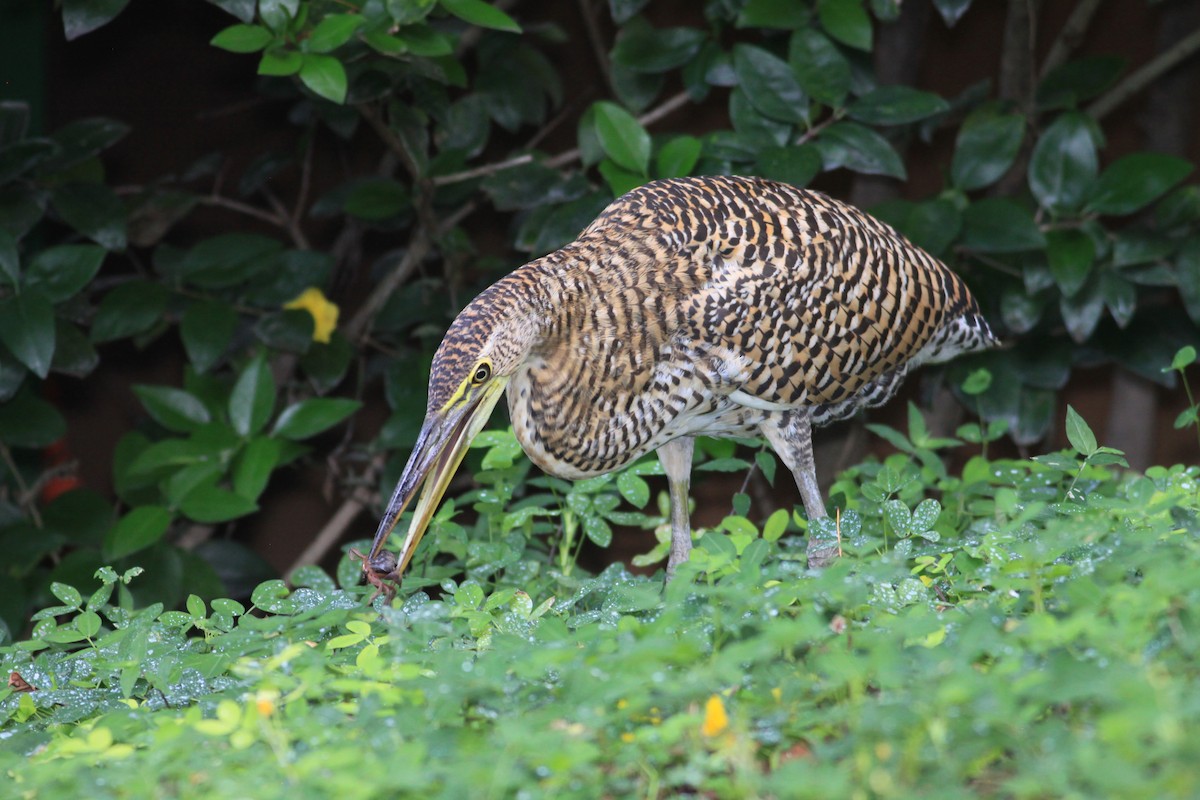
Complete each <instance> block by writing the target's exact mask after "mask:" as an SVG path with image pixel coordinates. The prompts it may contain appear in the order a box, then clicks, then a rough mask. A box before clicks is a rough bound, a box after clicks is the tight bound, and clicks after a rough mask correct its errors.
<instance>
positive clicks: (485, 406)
mask: <svg viewBox="0 0 1200 800" xmlns="http://www.w3.org/2000/svg"><path fill="white" fill-rule="evenodd" d="M507 383H508V379H507V378H504V377H501V376H495V377H493V376H492V373H491V366H490V364H488V363H487V362H481V363H480V365H479V366H478V367H477V368H476V369H475V371H474V372H473V374H472V375H471V376H470V377H469V378H467V380H465V381H464V382H463V384H462V385H461V386H460V387H459V389H458V391H457V392H455V393H454V396H453V397H452V398H451V399H450V400H449V402H447V403H446V404H445V405H443V406H442V407H441V408H439V409H432V408H431V409H430V410H429V412H428V413H427V414H426V415H425V422H424V424H422V426H421V432H420V434H419V435H418V436H417V443H416V445H415V446H414V447H413V451H412V455H411V456H410V457H409V459H408V464H407V465H406V466H405V467H404V473H403V474H402V475H401V476H400V482H399V483H397V484H396V489H395V491H393V492H392V499H391V500H390V501H389V502H388V506H387V510H386V511H385V512H384V514H383V518H382V519H380V521H379V528H378V530H376V532H375V540H374V541H373V542H372V543H371V551H370V552H369V553H368V554H367V555H366V556H365V557H363V558H362V561H363V571H364V572H365V573H366V574H367V580H368V581H369V582H370V583H371V584H372V585H373V586H375V587H377V589H379V590H381V591H383V593H384V594H385V596H388V597H389V599H390V595H392V594H394V590H392V591H391V592H388V591H387V590H386V589H384V587H383V586H382V585H381V584H382V583H383V582H385V581H391V582H393V583H396V584H398V583H399V582H400V578H401V576H402V575H403V574H404V570H405V569H407V568H408V563H409V562H410V561H411V560H412V557H413V553H414V552H416V549H417V545H418V544H419V543H420V541H421V537H422V536H424V535H425V530H426V528H427V527H428V526H429V520H430V519H431V518H432V517H433V513H434V512H435V511H436V510H437V507H438V503H439V502H440V501H441V499H442V495H443V494H445V492H446V487H447V486H449V485H450V479H451V478H453V477H454V473H455V472H456V471H457V470H458V465H459V464H460V463H462V460H463V456H465V455H466V452H467V448H468V447H469V446H470V444H471V441H472V440H473V439H474V438H475V436H476V435H478V433H479V432H480V431H481V430H482V429H483V426H484V425H485V424H487V421H488V418H489V417H491V415H492V409H493V408H495V407H496V403H497V402H498V401H499V400H500V396H501V395H502V394H503V393H504V387H505V385H507ZM422 487H424V488H422ZM418 491H420V493H421V497H420V499H419V500H418V501H417V507H416V509H415V510H414V511H413V516H412V521H411V522H410V523H409V526H408V533H407V534H406V535H405V537H404V544H403V545H402V546H401V548H400V553H399V555H398V556H397V555H394V554H392V553H389V552H386V551H384V549H383V545H384V543H385V542H386V541H387V538H388V536H389V534H391V532H392V529H393V528H395V527H396V523H397V522H399V520H400V515H401V514H403V513H404V510H405V509H406V508H407V507H408V504H409V503H410V502H411V501H412V499H413V497H414V496H415V495H416V494H417V492H418ZM378 593H379V592H377V593H376V595H378ZM372 599H373V598H372Z"/></svg>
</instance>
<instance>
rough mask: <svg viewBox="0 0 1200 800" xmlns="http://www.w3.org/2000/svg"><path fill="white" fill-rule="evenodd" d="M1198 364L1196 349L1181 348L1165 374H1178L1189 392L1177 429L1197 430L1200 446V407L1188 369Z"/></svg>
mask: <svg viewBox="0 0 1200 800" xmlns="http://www.w3.org/2000/svg"><path fill="white" fill-rule="evenodd" d="M1194 363H1196V348H1195V347H1192V346H1191V345H1190V344H1189V345H1185V346H1184V347H1181V348H1179V350H1178V351H1177V352H1176V353H1175V357H1174V358H1172V359H1171V366H1169V367H1164V368H1163V372H1178V373H1179V380H1180V381H1181V382H1182V383H1183V390H1184V391H1185V392H1187V399H1188V407H1187V408H1185V409H1184V410H1183V411H1181V412H1179V416H1178V417H1176V418H1175V429H1176V430H1182V429H1183V428H1187V427H1192V428H1195V429H1196V442H1197V444H1200V406H1198V405H1197V404H1196V396H1195V395H1194V394H1193V393H1192V385H1191V384H1190V383H1188V379H1187V368H1188V367H1190V366H1191V365H1192V364H1194Z"/></svg>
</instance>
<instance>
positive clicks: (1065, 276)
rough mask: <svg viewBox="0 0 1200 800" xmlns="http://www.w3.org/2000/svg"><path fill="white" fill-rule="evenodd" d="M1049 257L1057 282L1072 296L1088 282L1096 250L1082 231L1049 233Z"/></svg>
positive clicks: (1047, 249)
mask: <svg viewBox="0 0 1200 800" xmlns="http://www.w3.org/2000/svg"><path fill="white" fill-rule="evenodd" d="M1046 258H1047V259H1048V260H1049V262H1050V274H1051V275H1053V276H1054V282H1055V283H1057V284H1058V288H1060V289H1062V293H1063V294H1065V295H1067V296H1068V297H1070V296H1071V295H1074V294H1075V293H1076V292H1078V291H1079V290H1080V289H1081V288H1082V287H1083V284H1084V283H1086V282H1087V279H1088V275H1090V274H1091V271H1092V264H1093V263H1094V262H1095V260H1096V249H1095V247H1094V246H1093V245H1092V238H1091V237H1090V236H1088V235H1087V234H1086V233H1084V232H1083V231H1080V230H1075V229H1067V230H1054V231H1050V232H1049V233H1047V234H1046Z"/></svg>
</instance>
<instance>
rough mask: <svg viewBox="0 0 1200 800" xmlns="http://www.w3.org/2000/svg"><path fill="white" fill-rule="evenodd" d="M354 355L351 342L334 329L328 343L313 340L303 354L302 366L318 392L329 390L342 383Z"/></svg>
mask: <svg viewBox="0 0 1200 800" xmlns="http://www.w3.org/2000/svg"><path fill="white" fill-rule="evenodd" d="M353 357H354V348H352V347H351V346H350V342H349V341H348V340H347V339H346V337H344V336H342V334H340V333H338V332H337V331H334V332H333V336H331V337H330V339H329V343H328V344H323V343H321V342H313V344H312V346H311V347H309V348H308V352H307V353H305V354H304V355H303V356H301V358H300V366H301V367H302V368H303V369H304V372H305V374H306V375H307V376H308V379H309V381H310V382H311V383H312V385H313V387H314V388H315V389H316V390H317V391H318V392H327V391H329V390H331V389H333V388H334V387H335V386H337V385H338V384H339V383H341V381H342V378H343V377H344V376H345V375H346V371H347V370H348V369H349V368H350V361H351V359H352V358H353Z"/></svg>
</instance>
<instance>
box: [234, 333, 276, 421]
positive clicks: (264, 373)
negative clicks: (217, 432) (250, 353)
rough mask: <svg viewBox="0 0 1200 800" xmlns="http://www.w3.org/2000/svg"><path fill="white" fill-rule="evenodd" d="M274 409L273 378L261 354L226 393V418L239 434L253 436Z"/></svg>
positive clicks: (246, 367) (249, 364)
mask: <svg viewBox="0 0 1200 800" xmlns="http://www.w3.org/2000/svg"><path fill="white" fill-rule="evenodd" d="M274 409H275V380H274V378H273V377H272V376H271V369H270V366H269V365H268V364H267V360H266V357H265V356H264V355H262V354H261V353H260V354H259V355H257V356H255V357H254V358H252V359H251V360H250V362H249V363H248V364H246V366H245V367H244V368H243V369H242V372H241V374H240V375H238V379H237V382H236V383H234V385H233V391H232V392H231V393H230V395H229V421H230V423H232V425H233V429H234V430H235V431H237V433H238V435H239V436H243V437H246V436H253V435H255V434H257V433H258V432H259V431H261V430H262V429H263V427H264V426H265V425H266V424H267V420H269V419H270V418H271V412H272V411H273V410H274Z"/></svg>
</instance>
